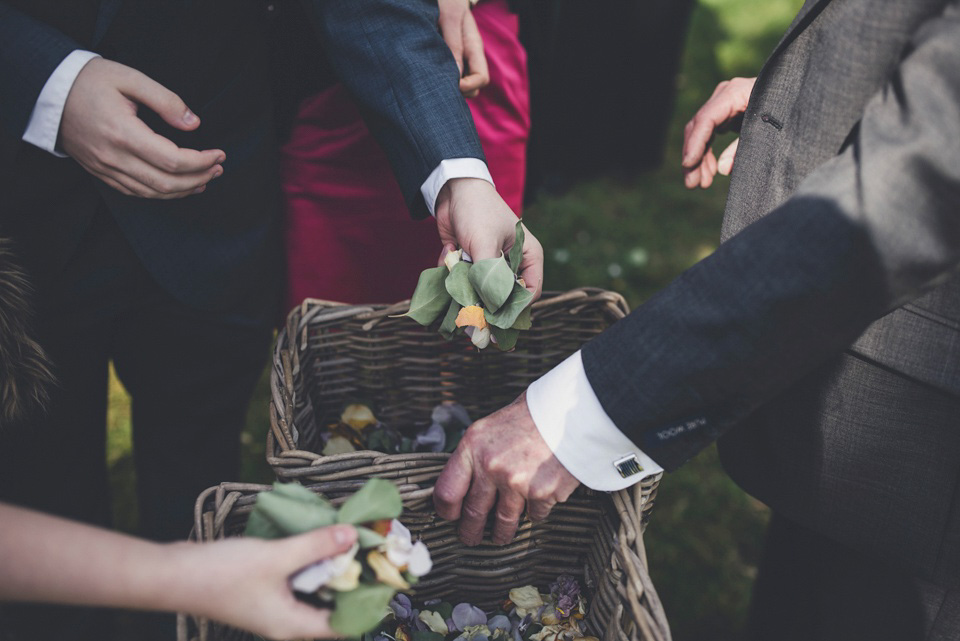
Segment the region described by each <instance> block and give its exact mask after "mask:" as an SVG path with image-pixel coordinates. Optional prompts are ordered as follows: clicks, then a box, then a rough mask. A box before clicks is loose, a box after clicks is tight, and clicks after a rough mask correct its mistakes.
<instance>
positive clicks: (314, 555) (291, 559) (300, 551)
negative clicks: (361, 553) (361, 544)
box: [284, 525, 357, 574]
mask: <svg viewBox="0 0 960 641" xmlns="http://www.w3.org/2000/svg"><path fill="white" fill-rule="evenodd" d="M356 540H357V530H356V528H354V527H353V526H352V525H331V526H330V527H324V528H319V529H316V530H312V531H310V532H306V533H304V534H300V535H298V536H294V537H290V538H289V539H287V540H286V541H285V542H286V543H287V544H288V545H289V546H290V548H291V549H290V550H288V554H287V555H286V556H285V561H284V563H285V565H286V570H287V572H288V574H293V573H294V572H296V571H298V570H302V569H303V568H305V567H306V566H308V565H311V564H312V563H316V562H317V561H322V560H323V559H328V558H330V557H333V556H336V555H338V554H342V553H344V552H346V551H347V550H349V549H350V546H352V545H353V544H354V543H355V542H356Z"/></svg>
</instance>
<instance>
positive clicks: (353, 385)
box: [267, 288, 628, 506]
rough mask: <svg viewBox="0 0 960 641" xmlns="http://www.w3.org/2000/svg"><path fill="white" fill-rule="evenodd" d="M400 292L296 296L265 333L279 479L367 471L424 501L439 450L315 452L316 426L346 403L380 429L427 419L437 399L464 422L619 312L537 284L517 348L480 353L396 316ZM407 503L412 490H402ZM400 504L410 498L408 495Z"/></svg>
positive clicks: (607, 299)
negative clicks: (382, 296)
mask: <svg viewBox="0 0 960 641" xmlns="http://www.w3.org/2000/svg"><path fill="white" fill-rule="evenodd" d="M407 304H408V303H407V301H404V302H403V303H398V304H397V305H394V306H391V307H387V306H385V305H379V306H376V305H374V306H355V305H341V304H337V303H327V302H323V301H314V300H309V299H308V300H307V301H304V303H303V305H301V306H300V307H298V308H296V309H294V310H293V311H292V312H291V313H290V315H289V317H288V318H287V325H286V328H285V329H284V330H283V331H282V332H281V333H280V336H279V337H278V339H277V347H276V352H275V354H274V362H273V374H272V377H271V391H272V399H271V404H270V420H271V428H272V429H271V431H270V433H269V434H268V437H267V461H268V463H269V464H270V465H271V467H273V469H274V471H275V472H276V474H277V477H278V478H280V479H282V480H294V479H297V480H303V481H334V480H348V479H365V478H369V477H370V476H372V475H376V476H380V477H383V478H390V479H393V480H394V481H396V482H398V483H406V484H414V485H417V486H419V487H420V488H422V489H424V490H425V491H424V492H423V493H422V494H421V495H420V497H419V498H420V505H426V504H427V503H428V501H427V499H428V498H429V496H430V492H432V488H433V482H434V481H435V480H436V478H437V476H439V474H440V471H441V470H442V469H443V464H444V462H445V461H446V459H447V455H446V454H408V455H384V454H380V453H377V452H351V453H348V454H341V455H337V456H332V457H323V456H321V455H320V454H319V453H318V452H320V451H321V449H322V445H321V441H320V431H321V430H322V429H323V428H324V427H325V426H327V425H329V424H330V423H332V422H333V423H335V422H336V421H337V419H338V417H339V416H340V413H341V411H342V410H343V408H344V406H345V405H346V404H348V403H351V402H362V403H366V404H368V405H370V406H371V407H372V409H373V410H374V413H375V414H376V415H377V418H379V419H380V420H381V421H383V422H384V423H386V424H388V425H390V426H391V427H396V428H398V429H403V428H404V427H410V426H413V425H415V424H420V425H425V424H426V423H424V421H426V422H427V423H429V417H430V412H431V410H432V409H433V408H434V407H435V406H436V405H438V404H439V403H441V402H442V401H446V400H454V401H457V402H459V403H460V404H462V405H463V406H464V407H465V408H466V409H467V411H469V412H470V415H471V416H472V417H473V418H474V419H478V418H481V417H483V416H486V415H487V414H490V413H492V412H494V411H495V410H498V409H500V408H501V407H503V406H504V405H507V404H508V403H509V402H510V401H512V400H514V399H515V398H516V397H517V396H518V395H519V394H520V393H521V392H522V391H523V390H525V389H526V388H527V386H528V385H529V384H530V383H531V382H533V381H534V380H536V379H537V378H539V377H540V376H542V375H543V374H545V373H546V372H547V371H548V370H549V369H551V368H552V367H553V366H554V365H556V364H558V363H559V362H560V361H562V360H563V359H564V358H566V357H567V356H569V355H570V354H572V353H573V352H575V351H576V350H577V349H579V348H580V347H581V346H582V345H583V344H584V343H585V342H587V341H588V340H589V339H590V338H592V337H593V336H595V335H596V334H598V333H600V332H601V331H603V330H604V329H605V328H606V327H608V326H609V325H610V324H612V323H613V322H615V321H617V320H619V319H620V318H622V317H623V316H625V315H626V313H627V312H628V309H627V305H626V302H625V301H624V300H623V297H622V296H620V295H619V294H616V293H613V292H609V291H604V290H601V289H593V288H583V289H576V290H572V291H570V292H566V293H563V294H551V293H547V294H544V296H543V297H542V298H541V299H540V300H539V301H537V302H536V303H535V304H534V305H533V328H532V329H530V330H528V331H524V332H521V335H520V339H519V341H518V343H517V349H516V350H514V351H512V352H509V353H503V352H500V351H499V350H497V349H496V348H495V347H492V346H491V347H490V348H488V349H486V350H484V351H482V352H480V351H478V350H477V349H476V348H474V347H473V346H472V345H471V344H470V342H469V340H467V339H460V340H455V341H452V342H448V341H446V340H444V339H443V338H442V337H441V336H439V335H438V334H437V332H436V331H435V330H433V329H429V328H423V327H420V326H419V325H417V324H416V323H415V322H413V321H412V320H410V319H407V318H395V317H392V316H395V315H397V314H402V313H404V312H405V311H406V310H407ZM405 499H406V500H408V501H412V500H413V497H412V496H408V497H405ZM408 505H411V506H415V505H416V504H415V503H409V502H408Z"/></svg>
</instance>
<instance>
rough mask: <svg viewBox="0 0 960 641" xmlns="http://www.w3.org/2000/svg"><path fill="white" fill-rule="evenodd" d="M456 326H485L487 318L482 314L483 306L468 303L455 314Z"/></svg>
mask: <svg viewBox="0 0 960 641" xmlns="http://www.w3.org/2000/svg"><path fill="white" fill-rule="evenodd" d="M456 322H457V327H467V326H472V327H477V328H479V329H483V328H484V327H486V326H487V319H486V318H484V316H483V308H482V307H480V306H478V305H468V306H466V307H464V308H463V309H461V310H460V313H459V314H457V321H456Z"/></svg>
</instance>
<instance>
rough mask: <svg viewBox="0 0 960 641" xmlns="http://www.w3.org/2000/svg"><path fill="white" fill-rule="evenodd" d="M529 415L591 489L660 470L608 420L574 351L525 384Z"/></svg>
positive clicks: (616, 487) (619, 486) (633, 480)
mask: <svg viewBox="0 0 960 641" xmlns="http://www.w3.org/2000/svg"><path fill="white" fill-rule="evenodd" d="M527 407H528V408H529V410H530V416H531V417H533V422H534V423H535V424H536V426H537V430H539V432H540V436H542V437H543V440H544V441H546V442H547V445H549V446H550V449H551V450H552V451H553V454H554V456H556V457H557V460H559V461H560V463H561V464H562V465H563V466H564V467H565V468H567V471H568V472H570V473H571V474H573V476H575V477H576V478H577V480H578V481H580V482H581V483H583V484H584V485H586V486H587V487H589V488H591V489H594V490H601V491H605V492H613V491H616V490H622V489H623V488H626V487H629V486H631V485H633V484H635V483H638V482H640V481H642V480H643V479H645V478H647V477H649V476H653V475H655V474H659V473H660V472H662V471H663V468H662V467H660V466H659V465H658V464H657V463H656V462H654V461H653V459H651V458H650V457H649V456H647V455H646V454H644V453H643V452H642V451H641V450H640V448H638V447H637V446H636V445H634V443H633V441H631V440H630V439H629V438H627V437H626V436H625V435H624V434H623V432H621V431H620V430H619V429H617V426H616V425H615V424H614V423H613V421H611V420H610V417H609V416H607V413H606V412H605V411H604V409H603V406H602V405H600V401H599V400H598V399H597V395H596V394H595V393H594V391H593V388H592V387H591V386H590V381H589V380H587V375H586V373H585V372H584V369H583V361H582V360H581V356H580V352H579V351H577V352H576V353H574V354H573V355H572V356H570V357H569V358H567V359H566V360H565V361H563V362H562V363H560V364H559V365H558V366H556V367H555V368H553V369H552V370H550V371H549V372H547V374H546V375H544V376H543V377H542V378H540V379H538V380H536V381H534V382H533V384H532V385H530V387H529V388H528V389H527Z"/></svg>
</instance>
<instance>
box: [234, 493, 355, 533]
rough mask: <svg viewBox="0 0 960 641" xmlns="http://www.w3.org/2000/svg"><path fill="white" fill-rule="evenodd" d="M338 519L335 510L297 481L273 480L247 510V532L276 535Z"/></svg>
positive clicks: (334, 521)
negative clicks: (268, 490) (282, 481)
mask: <svg viewBox="0 0 960 641" xmlns="http://www.w3.org/2000/svg"><path fill="white" fill-rule="evenodd" d="M336 522H337V510H336V508H335V507H333V506H332V505H331V504H330V503H329V502H328V501H327V500H326V499H324V498H323V497H321V496H319V495H317V494H315V493H313V492H311V491H310V490H308V489H307V488H305V487H303V486H302V485H300V484H299V483H274V484H273V491H272V492H261V493H260V494H259V495H258V496H257V502H256V503H255V504H254V506H253V511H252V512H251V513H250V519H249V520H248V521H247V528H246V530H245V532H244V533H245V535H246V536H253V537H257V538H261V539H276V538H280V537H284V536H291V535H293V534H302V533H303V532H309V531H310V530H315V529H317V528H319V527H326V526H327V525H333V524H334V523H336Z"/></svg>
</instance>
